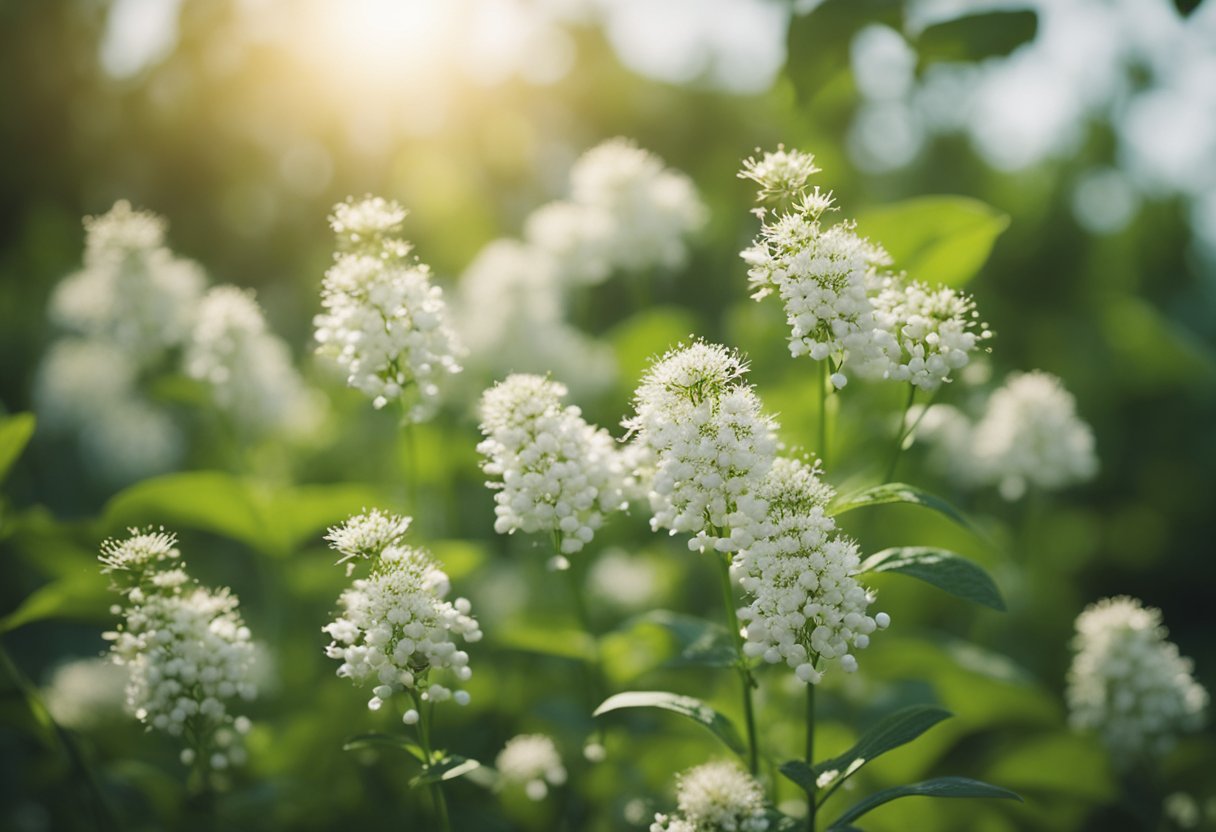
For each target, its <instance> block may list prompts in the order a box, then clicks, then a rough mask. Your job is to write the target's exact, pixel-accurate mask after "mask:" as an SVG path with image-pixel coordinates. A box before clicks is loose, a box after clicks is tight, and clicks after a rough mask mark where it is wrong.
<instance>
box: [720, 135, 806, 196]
mask: <svg viewBox="0 0 1216 832" xmlns="http://www.w3.org/2000/svg"><path fill="white" fill-rule="evenodd" d="M756 152H757V153H759V152H760V149H759V148H756ZM819 172H820V168H819V166H818V165H816V164H815V157H814V156H813V155H812V154H810V153H804V152H802V151H799V150H786V149H785V145H783V144H779V145H777V150H776V151H773V152H768V153H765V154H764V155H763V156H761V157H760V158H759V159H757V158H756V157H754V156H752V157H749V158H747V159H745V160H744V161H743V170H741V171H739V178H740V179H750V180H751V181H752V182H755V183H756V185H758V186H759V187H758V189H757V191H756V199H757V201H759V202H791V201H793V200H794V199H797V198H798V197H800V196H802V194H803V193H804V192H805V191H806V189H807V185H808V184H809V182H810V179H811V177H812V176H813V175H814V174H816V173H819Z"/></svg>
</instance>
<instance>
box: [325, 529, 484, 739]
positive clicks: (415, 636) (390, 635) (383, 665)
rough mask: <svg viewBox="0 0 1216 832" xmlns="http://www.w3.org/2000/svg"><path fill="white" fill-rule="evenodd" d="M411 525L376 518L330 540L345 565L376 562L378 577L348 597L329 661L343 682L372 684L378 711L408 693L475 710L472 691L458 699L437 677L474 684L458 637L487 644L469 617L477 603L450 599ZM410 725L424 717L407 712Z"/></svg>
mask: <svg viewBox="0 0 1216 832" xmlns="http://www.w3.org/2000/svg"><path fill="white" fill-rule="evenodd" d="M408 522H409V520H408V518H401V517H394V516H392V515H387V514H381V513H378V512H372V513H368V514H364V515H362V516H359V517H354V518H352V519H351V520H350V521H348V522H347V523H346V525H345V526H343V527H340V528H338V529H331V530H330V534H329V540H330V541H331V545H332V546H334V548H337V549H338V550H339V551H340V552H342V554H343V555H344V557H343V559H342V560H347V559H350V558H363V559H367V560H370V561H371V574H370V575H369V576H368V577H367V578H361V579H358V580H356V581H355V582H354V584H353V585H352V586H351V587H350V588H348V589H347V590H346V591H344V592H343V593H342V595H341V597H340V598H339V599H338V605H339V606H340V607H341V608H342V614H341V615H339V616H338V618H336V619H335V620H334V621H332V622H330V623H329V624H327V625H326V626H325V627H323V628H322V630H323V631H324V632H325V633H327V634H328V635H329V636H330V638H331V641H330V644H329V646H328V647H327V648H326V651H325V652H326V655H328V656H329V657H330V658H331V659H337V660H338V661H340V662H341V663H342V664H341V666H340V667H339V668H338V675H339V676H343V677H345V678H348V679H350V680H351V681H353V682H354V683H355V684H371V685H372V693H373V696H372V699H371V700H370V701H369V702H368V707H369V708H370V709H372V710H378V709H379V708H380V707H381V705H383V704H384V701H385V700H386V699H388V698H389V697H390V696H392V695H393V693H395V692H398V691H402V690H411V691H413V692H415V693H416V694H417V695H418V696H420V698H421V699H423V700H427V701H431V702H442V701H444V700H447V699H453V698H454V699H455V700H456V701H457V703H459V704H465V703H467V702H468V694H467V693H466V692H464V691H455V692H453V691H452V690H451V689H449V688H448V687H446V686H444V685H443V684H440V683H439V682H433V681H431V675H430V674H431V671H433V670H450V671H451V672H452V674H453V675H454V676H455V677H456V678H457V679H458V680H461V681H463V680H466V679H468V678H469V677H470V676H471V675H472V670H471V669H470V668H469V655H468V653H465V652H464V651H463V650H460V649H459V648H458V646H457V643H456V637H459V638H461V639H463V640H464V641H465V642H475V641H478V640H480V639H481V630H480V628H478V626H477V622H476V621H475V620H474V619H473V618H472V617H470V616H469V611H470V604H469V602H468V601H467V600H466V599H464V598H457V599H456V600H455V601H454V602H449V601H447V600H445V597H446V596H447V594H448V592H449V591H450V589H451V583H450V581H449V580H448V577H447V575H446V574H444V572H443V570H442V569H440V568H439V566H438V565H437V564H436V563H435V562H434V561H433V560H431V557H430V555H429V554H427V553H426V552H425V551H423V550H422V549H417V548H414V547H411V546H409V545H407V544H405V543H404V541H403V540H402V535H403V534H404V532H405V526H406V525H408ZM339 562H341V561H339ZM404 719H405V721H406V722H407V723H410V722H416V721H417V720H418V712H417V711H416V710H413V709H410V710H407V711H406V712H405V715H404Z"/></svg>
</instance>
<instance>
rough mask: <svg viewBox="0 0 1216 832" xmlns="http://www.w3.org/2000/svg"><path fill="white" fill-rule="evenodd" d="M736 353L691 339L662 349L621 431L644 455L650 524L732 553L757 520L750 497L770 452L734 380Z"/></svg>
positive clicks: (770, 434)
mask: <svg viewBox="0 0 1216 832" xmlns="http://www.w3.org/2000/svg"><path fill="white" fill-rule="evenodd" d="M746 371H747V365H746V364H745V363H744V361H743V360H742V359H741V358H740V356H739V355H738V354H737V353H734V352H732V351H730V350H728V349H726V348H725V347H722V346H719V345H716V344H706V343H704V342H701V341H698V342H695V343H693V344H692V345H690V346H687V347H686V346H684V345H682V344H681V345H679V346H678V347H676V348H674V349H672V350H670V351H669V352H668V353H667V354H666V355H664V356H663V357H662V358H661V359H659V360H658V361H656V362H655V363H654V364H652V365H651V367H650V369H649V370H648V371H647V372H646V375H645V376H644V377H643V379H642V383H641V384H640V385H639V386H638V389H637V392H636V393H635V394H634V404H635V409H636V413H635V415H634V416H633V417H632V418H630V419H628V420H626V422H625V426H626V427H627V428H629V430H630V431H631V432H634V433H636V439H635V441H636V442H637V443H638V444H639V445H641V446H642V447H644V448H645V449H646V451H647V452H648V455H649V458H648V459H646V460H645V461H646V462H647V463H648V464H647V468H648V469H649V468H650V467H651V466H653V468H652V471H651V470H645V471H640V472H638V475H639V477H647V478H648V479H647V485H648V488H649V491H648V495H649V499H650V507H651V511H652V512H653V515H654V516H653V517H652V518H651V521H650V524H651V527H652V528H654V529H655V530H658V529H660V528H665V529H668V530H670V532H671V533H672V534H677V533H684V534H690V535H692V539H691V540H690V541H689V544H688V545H689V548H690V549H694V550H700V551H705V550H706V549H715V550H717V551H719V552H734V551H737V550H738V549H739V548H741V547H746V546H747V545H748V544H749V543H751V540H752V537H751V531H750V529H751V526H752V525H754V524H755V523H757V522H760V521H762V520H763V518H764V515H763V505H761V504H759V503H757V501H756V500H755V498H754V497H753V494H752V492H753V491H754V489H755V488H756V486H757V485H758V484H759V483H760V482H761V481H762V480H763V478H764V476H765V474H766V473H767V471H768V468H769V466H770V465H771V464H772V461H773V456H774V454H775V453H776V447H777V440H776V436H775V431H776V424H775V422H774V421H773V420H772V419H771V418H770V417H768V416H766V415H764V414H763V413H762V412H761V405H760V400H759V398H758V397H757V396H756V393H755V391H754V390H753V389H752V387H751V385H749V384H747V383H745V382H744V381H743V380H742V379H743V376H744V374H745V373H746Z"/></svg>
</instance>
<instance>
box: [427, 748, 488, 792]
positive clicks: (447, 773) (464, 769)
mask: <svg viewBox="0 0 1216 832" xmlns="http://www.w3.org/2000/svg"><path fill="white" fill-rule="evenodd" d="M478 768H481V763H479V762H477V761H476V760H469V759H467V758H465V757H461V756H460V755H458V754H453V755H452V756H450V757H445V758H444V759H442V760H440V761H439V762H437V763H435V764H434V765H432V766H427V768H426V770H424V771H423V772H422V774H419V775H418V776H417V777H414V778H413V779H411V780H410V788H411V789H415V788H417V787H419V786H426V785H429V784H431V783H441V782H443V781H444V780H455V779H456V778H457V777H463V776H465V775H466V774H468V773H469V772H470V771H473V770H475V769H478Z"/></svg>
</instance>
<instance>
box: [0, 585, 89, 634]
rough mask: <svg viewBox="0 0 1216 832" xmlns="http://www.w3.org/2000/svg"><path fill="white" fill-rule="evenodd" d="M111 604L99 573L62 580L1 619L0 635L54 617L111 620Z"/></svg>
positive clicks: (47, 586)
mask: <svg viewBox="0 0 1216 832" xmlns="http://www.w3.org/2000/svg"><path fill="white" fill-rule="evenodd" d="M112 603H113V598H111V596H110V593H109V591H108V590H107V589H106V581H105V579H104V578H103V577H102V576H101V575H100V574H99V573H94V574H90V575H84V576H75V575H74V576H72V577H68V578H60V579H58V580H55V581H51V582H50V583H49V584H44V585H43V586H41V587H39V588H38V589H36V590H34V591H33V592H32V593H30V594H29V596H27V597H26V599H25V600H24V601H22V602H21V605H20V606H18V607H17V609H15V610H13V611H12V612H10V613H9V614H8V615H6V616H5V617H4V618H2V619H0V633H7V632H9V631H10V630H15V629H17V628H18V627H24V626H25V625H26V624H31V623H33V622H35V621H45V620H47V619H52V618H64V619H71V620H73V621H90V622H103V621H108V620H109V618H110V605H111V604H112Z"/></svg>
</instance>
